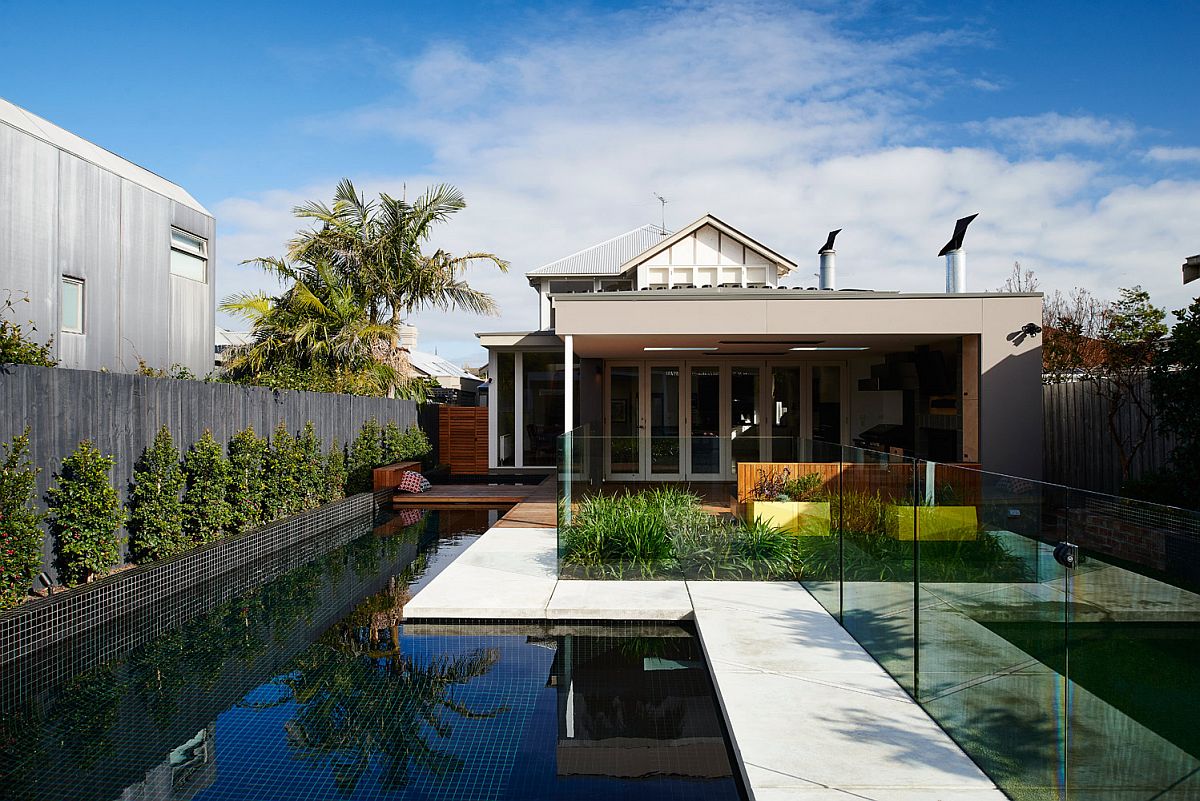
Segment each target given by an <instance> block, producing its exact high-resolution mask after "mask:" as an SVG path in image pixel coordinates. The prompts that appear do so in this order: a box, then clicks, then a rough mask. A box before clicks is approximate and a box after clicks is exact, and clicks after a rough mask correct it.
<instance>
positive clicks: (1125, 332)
mask: <svg viewBox="0 0 1200 801" xmlns="http://www.w3.org/2000/svg"><path fill="white" fill-rule="evenodd" d="M1166 316H1167V314H1166V312H1165V311H1163V310H1162V309H1161V308H1159V307H1157V306H1155V305H1154V304H1152V303H1151V302H1150V295H1149V293H1147V292H1146V291H1144V290H1143V289H1142V288H1141V287H1140V286H1134V287H1132V288H1122V289H1121V290H1120V296H1119V297H1118V299H1117V301H1116V302H1115V303H1113V304H1112V306H1111V307H1109V309H1108V310H1107V312H1106V313H1105V315H1104V326H1103V328H1102V333H1101V337H1100V342H1101V347H1102V350H1103V360H1102V362H1101V363H1100V365H1099V366H1097V367H1096V368H1093V369H1091V370H1090V371H1089V373H1088V374H1089V377H1090V378H1091V380H1092V381H1093V382H1094V383H1095V386H1096V392H1097V393H1098V394H1099V395H1100V397H1101V398H1103V399H1104V401H1105V403H1106V404H1107V407H1108V408H1107V417H1108V432H1109V435H1110V436H1111V437H1112V440H1113V442H1114V444H1116V446H1117V457H1118V459H1120V462H1121V478H1122V479H1123V480H1126V481H1127V480H1128V479H1129V474H1130V469H1131V467H1132V465H1133V459H1134V457H1135V456H1136V455H1137V452H1138V451H1139V450H1141V448H1142V446H1143V445H1144V444H1145V443H1146V439H1147V438H1148V437H1149V436H1150V432H1151V430H1152V429H1153V426H1154V413H1153V409H1152V407H1151V405H1150V404H1151V398H1150V393H1149V392H1148V391H1146V387H1145V383H1146V379H1147V378H1148V376H1149V370H1150V367H1151V365H1152V364H1153V363H1154V361H1155V359H1156V358H1157V355H1158V351H1159V350H1160V349H1161V347H1162V339H1163V337H1165V336H1166V334H1167V326H1166V323H1165V322H1164V320H1165V319H1166ZM1126 411H1128V412H1130V413H1131V415H1132V418H1133V420H1134V423H1133V426H1132V428H1131V430H1129V431H1125V430H1124V429H1123V427H1122V425H1121V419H1122V417H1124V416H1125V412H1126Z"/></svg>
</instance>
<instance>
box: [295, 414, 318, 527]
mask: <svg viewBox="0 0 1200 801" xmlns="http://www.w3.org/2000/svg"><path fill="white" fill-rule="evenodd" d="M321 445H322V443H321V438H320V437H318V436H317V431H316V429H315V428H314V427H313V424H312V421H311V420H309V421H308V422H306V423H305V424H304V428H303V429H302V430H301V431H300V436H299V437H297V438H296V453H295V459H296V462H295V469H296V474H297V479H298V483H299V488H300V507H301V508H302V509H315V508H317V507H318V506H320V505H321V498H322V497H323V496H324V494H325V459H324V457H323V456H322V455H321V450H322V447H321Z"/></svg>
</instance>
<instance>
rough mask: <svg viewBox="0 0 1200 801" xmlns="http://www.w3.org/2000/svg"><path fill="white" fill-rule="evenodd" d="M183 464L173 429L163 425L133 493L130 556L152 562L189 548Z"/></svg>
mask: <svg viewBox="0 0 1200 801" xmlns="http://www.w3.org/2000/svg"><path fill="white" fill-rule="evenodd" d="M183 485H184V478H183V467H182V466H180V464H179V450H178V449H177V448H176V447H175V442H174V440H172V439H171V431H170V430H169V429H168V428H167V427H166V426H163V427H162V428H160V429H159V430H158V433H157V434H155V435H154V442H153V443H151V445H150V447H148V448H146V449H145V450H144V451H142V458H141V459H140V460H138V463H137V465H135V467H134V471H133V491H132V492H131V493H130V495H129V556H130V558H131V559H132V560H133V561H135V562H151V561H154V560H155V559H163V558H165V557H167V556H171V555H172V554H175V553H179V552H180V551H182V550H184V549H185V548H187V547H188V541H187V538H185V537H184V535H183V503H182V501H181V500H180V494H181V493H182V492H183Z"/></svg>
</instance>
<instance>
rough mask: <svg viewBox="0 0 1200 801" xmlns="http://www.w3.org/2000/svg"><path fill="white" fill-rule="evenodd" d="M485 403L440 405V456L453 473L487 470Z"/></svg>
mask: <svg viewBox="0 0 1200 801" xmlns="http://www.w3.org/2000/svg"><path fill="white" fill-rule="evenodd" d="M487 412H488V410H487V407H486V406H442V407H441V408H440V409H438V459H439V461H441V462H442V463H443V464H448V465H450V472H451V474H454V475H486V474H487V471H488V414H487Z"/></svg>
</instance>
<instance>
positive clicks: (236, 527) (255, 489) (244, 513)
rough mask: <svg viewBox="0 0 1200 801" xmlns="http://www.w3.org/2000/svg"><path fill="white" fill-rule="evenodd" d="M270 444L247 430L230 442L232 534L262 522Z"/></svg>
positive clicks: (230, 525) (227, 497) (229, 490)
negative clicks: (268, 446)
mask: <svg viewBox="0 0 1200 801" xmlns="http://www.w3.org/2000/svg"><path fill="white" fill-rule="evenodd" d="M266 458H267V441H266V439H264V438H263V437H260V436H258V434H256V433H255V431H254V427H253V426H247V427H246V428H244V429H242V430H241V431H239V432H237V433H236V434H234V435H233V438H232V439H230V440H229V488H228V490H227V492H226V496H225V497H226V499H227V500H228V501H229V530H230V531H234V532H240V531H249V530H250V529H252V528H254V527H256V526H258V525H261V524H262V522H263V493H264V492H265V491H266V486H267V484H268V483H269V481H270V480H271V478H270V476H267V475H265V469H266Z"/></svg>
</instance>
